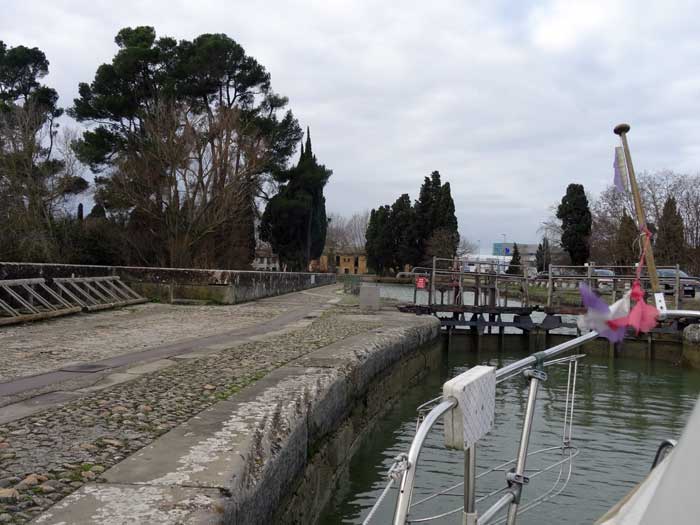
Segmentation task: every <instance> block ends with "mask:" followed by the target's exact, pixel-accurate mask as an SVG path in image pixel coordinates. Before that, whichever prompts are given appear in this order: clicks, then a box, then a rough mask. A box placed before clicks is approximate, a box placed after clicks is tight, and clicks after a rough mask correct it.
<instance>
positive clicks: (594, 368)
mask: <svg viewBox="0 0 700 525" xmlns="http://www.w3.org/2000/svg"><path fill="white" fill-rule="evenodd" d="M452 346H453V347H452V348H451V350H450V352H449V353H448V352H445V354H444V362H443V366H442V368H441V369H439V370H434V371H432V372H431V373H430V374H429V375H427V377H425V379H424V381H422V382H421V384H420V385H419V386H417V387H414V388H411V389H409V390H408V391H407V392H406V393H405V394H404V395H403V396H402V397H401V399H400V401H398V402H397V403H396V404H395V405H394V406H393V407H391V408H390V409H389V410H388V411H387V413H386V415H385V416H384V417H383V418H382V419H381V421H380V422H379V424H378V425H377V426H375V427H374V428H373V429H372V431H371V432H370V433H369V435H368V436H367V439H365V440H364V444H363V446H362V447H361V448H360V449H359V451H358V452H357V454H356V455H355V456H354V458H353V460H352V463H351V466H350V472H349V476H348V477H347V478H346V479H344V480H342V481H341V482H340V483H339V485H338V487H337V489H336V493H335V497H334V501H333V502H332V503H331V505H329V507H328V509H327V512H326V513H325V514H324V516H323V517H322V519H321V523H322V524H337V523H346V524H359V523H362V521H363V519H364V518H365V516H366V515H367V513H368V512H369V509H370V508H371V507H372V505H373V504H374V502H375V500H376V498H377V496H379V494H380V492H381V491H382V489H383V488H384V486H385V483H386V478H385V475H386V472H387V470H388V468H389V466H390V465H391V464H392V462H393V458H394V457H395V456H396V455H397V454H398V453H400V452H407V451H408V448H409V446H410V443H411V440H412V438H413V436H414V434H415V428H416V424H415V420H416V407H417V406H418V405H419V404H421V403H423V402H425V401H427V400H429V399H432V398H434V397H436V396H437V395H438V394H439V393H440V391H441V388H442V384H443V383H444V382H445V381H446V380H447V379H449V378H450V377H453V376H455V375H457V374H459V373H461V372H463V371H464V370H465V369H466V367H468V366H473V365H476V364H490V365H495V366H498V367H501V366H503V365H505V364H507V363H509V362H512V361H515V360H517V359H520V358H522V357H523V356H524V355H525V354H523V353H522V352H521V351H518V350H510V351H509V350H508V349H504V350H502V351H501V352H497V351H490V352H484V351H482V352H481V353H479V354H476V353H474V352H468V351H467V350H466V348H461V349H460V344H459V342H455V341H453V344H452ZM548 372H549V379H548V380H547V381H546V383H544V384H543V386H542V387H541V388H540V391H539V396H538V404H537V411H536V415H535V423H534V428H533V434H532V438H531V446H530V451H534V450H538V449H542V448H545V447H550V446H554V445H558V444H560V443H561V439H562V427H563V413H564V398H565V395H566V382H567V367H566V366H556V367H550V368H548ZM526 387H527V384H526V382H525V380H524V379H522V378H517V379H515V380H511V381H508V382H506V383H502V384H500V385H499V386H498V387H497V396H496V425H495V428H494V429H493V431H492V432H491V433H490V435H489V436H488V437H487V438H486V439H484V440H483V441H482V442H480V443H479V447H478V453H477V454H478V456H477V457H478V461H477V463H478V472H482V471H484V470H485V469H486V468H487V467H490V466H493V465H495V464H497V463H500V462H502V461H504V460H506V459H511V458H513V457H514V456H515V453H516V450H517V444H518V440H519V437H520V430H521V425H522V414H523V412H524V408H525V403H526V398H527V388H526ZM699 392H700V372H698V371H694V370H688V369H684V368H680V367H677V366H673V365H671V364H669V363H665V362H649V361H644V360H637V359H629V358H626V359H625V358H622V359H621V358H618V359H616V360H609V359H607V358H599V357H591V356H587V357H585V358H584V359H583V360H582V361H581V362H580V365H579V373H578V380H577V387H576V405H575V411H574V418H573V444H574V445H575V446H577V447H578V448H579V449H580V453H579V455H578V456H577V457H576V458H575V459H574V462H573V471H572V475H571V479H570V482H569V483H568V485H567V487H566V489H565V490H564V491H563V492H562V493H561V494H560V495H559V496H557V497H556V498H554V499H552V500H550V501H548V502H545V503H543V504H542V505H540V506H538V507H536V508H535V509H533V510H531V511H530V512H526V513H524V514H522V515H520V516H519V518H518V523H519V524H522V525H527V524H531V525H535V524H549V523H551V524H559V523H566V524H578V523H593V522H594V521H595V520H596V519H597V518H599V517H600V516H601V515H602V514H603V513H605V512H606V511H607V510H608V509H609V508H610V507H611V506H612V505H614V504H615V503H616V502H617V501H618V500H620V499H621V498H622V497H624V495H625V494H626V493H627V492H628V491H629V490H630V489H631V488H632V487H633V486H634V485H635V484H636V483H638V482H639V481H640V480H642V479H643V478H644V476H645V475H646V474H647V473H648V472H649V468H650V466H651V462H652V460H653V458H654V454H655V452H656V448H657V446H658V444H659V443H660V442H661V440H662V439H664V438H675V439H677V438H678V437H679V436H680V434H681V432H682V430H683V427H684V425H685V422H686V419H687V417H688V416H689V414H690V411H691V410H692V408H693V406H694V404H695V401H696V399H697V397H698V393H699ZM560 457H561V456H558V455H557V453H550V454H542V455H538V456H534V457H532V458H531V459H530V460H529V461H528V468H530V469H532V470H531V473H532V472H535V471H536V470H538V469H542V468H544V467H546V466H547V465H549V464H551V463H553V462H554V461H556V460H557V459H559V458H560ZM462 469H463V455H462V454H461V453H460V452H458V451H448V450H446V449H445V448H444V446H443V445H442V427H441V426H440V424H438V426H436V427H435V429H434V430H433V432H432V433H431V435H430V437H429V439H428V442H427V445H426V447H425V448H424V450H423V452H422V454H421V457H420V462H419V465H418V477H417V482H416V491H415V496H414V499H413V501H417V500H418V499H420V498H421V497H422V496H426V495H429V494H432V493H434V492H436V491H437V490H438V489H444V488H446V487H449V486H451V485H454V484H456V483H459V482H460V481H462ZM566 473H567V471H566V469H565V470H564V472H563V474H562V475H563V476H566ZM558 474H559V468H556V469H553V470H552V471H550V472H548V473H546V474H542V475H540V476H539V477H538V478H537V480H534V479H533V480H532V482H531V484H530V485H527V486H526V487H525V489H524V503H527V501H528V500H530V499H531V498H533V497H535V496H537V495H538V494H542V493H544V492H546V491H547V490H548V489H549V487H551V486H552V485H553V483H554V481H555V480H556V478H557V476H558ZM504 484H505V481H504V472H494V473H492V474H489V475H486V476H484V477H482V478H480V479H479V482H478V483H477V497H480V496H483V495H485V494H487V493H488V492H490V491H493V490H495V489H498V488H500V487H502V486H503V485H504ZM460 490H461V489H457V490H455V491H454V494H455V495H452V496H441V497H439V498H436V499H434V500H431V501H430V502H428V503H425V504H423V505H420V506H418V507H415V508H414V509H413V510H412V514H411V517H413V518H421V517H425V516H430V515H434V514H438V513H442V512H446V511H448V510H451V509H454V508H456V507H458V506H460V505H461V504H462V496H461V494H460ZM395 501H396V491H395V490H393V491H392V492H391V493H390V494H389V496H388V497H387V498H386V500H385V501H384V504H383V505H382V507H381V508H380V509H379V512H378V513H377V514H376V515H375V519H374V520H373V521H372V523H378V524H385V523H391V518H392V515H393V508H394V504H395ZM492 501H493V498H492V499H491V500H486V501H483V502H481V503H480V504H479V505H478V508H479V510H481V511H483V510H484V509H485V508H487V507H488V505H489V504H490V503H491V502H492ZM430 523H439V524H446V523H452V524H459V523H461V515H460V513H457V514H455V515H453V516H451V517H449V518H444V519H441V520H437V521H432V522H430Z"/></svg>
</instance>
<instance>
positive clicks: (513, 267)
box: [506, 242, 522, 275]
mask: <svg viewBox="0 0 700 525" xmlns="http://www.w3.org/2000/svg"><path fill="white" fill-rule="evenodd" d="M521 264H522V262H521V260H520V250H519V249H518V243H516V242H514V243H513V255H512V256H511V258H510V264H509V265H508V269H507V270H506V273H507V274H511V275H518V274H520V273H521V272H522V269H521V268H520V265H521Z"/></svg>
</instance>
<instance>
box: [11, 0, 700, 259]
mask: <svg viewBox="0 0 700 525" xmlns="http://www.w3.org/2000/svg"><path fill="white" fill-rule="evenodd" d="M699 7H700V5H698V2H674V1H671V0H666V1H664V2H659V1H655V2H646V1H641V0H636V1H628V2H615V1H611V0H608V1H583V0H580V1H556V0H555V1H549V2H547V1H544V2H528V1H524V0H512V1H511V2H505V1H499V0H487V1H477V0H469V1H465V0H459V1H453V2H447V1H445V2H443V1H438V0H431V1H427V2H426V1H422V2H409V1H403V2H381V1H376V2H369V1H359V0H355V1H342V2H341V1H334V0H317V1H279V2H273V1H264V2H256V1H247V2H241V1H222V0H212V1H205V0H187V1H176V0H162V1H160V0H159V1H155V0H152V1H144V0H139V1H128V0H121V1H119V2H116V1H106V0H103V1H100V0H91V1H78V0H74V1H71V0H54V1H51V2H48V1H38V0H0V12H1V14H0V40H3V41H5V42H6V43H7V44H8V45H10V46H14V45H18V44H24V45H27V46H38V47H39V48H41V49H42V50H43V51H44V52H45V53H46V55H47V57H48V59H49V61H50V63H51V66H50V75H49V76H48V77H47V79H46V80H45V82H46V83H47V84H49V85H50V86H52V87H54V88H56V89H57V90H58V92H59V95H60V97H61V99H60V104H61V105H62V106H64V107H68V106H69V105H70V104H71V103H72V100H73V98H74V97H75V96H76V95H77V86H78V82H89V81H91V80H92V79H93V77H94V73H95V70H96V68H97V67H98V66H99V65H100V64H102V63H104V62H109V61H111V59H112V57H113V56H114V54H115V52H116V46H115V44H114V35H115V34H116V33H117V31H118V30H119V29H120V28H122V27H126V26H136V25H152V26H155V28H156V31H157V33H158V34H159V35H161V36H162V35H167V36H172V37H176V38H186V39H192V38H194V37H196V36H197V35H199V34H201V33H219V32H221V33H226V34H228V35H229V36H230V37H232V38H234V39H235V40H236V41H238V43H240V44H241V45H242V46H243V47H244V48H245V50H246V52H247V53H249V54H250V55H252V56H254V57H255V58H256V59H257V60H258V61H259V62H261V63H262V64H263V65H264V66H265V67H266V68H267V69H268V70H269V71H270V73H271V75H272V86H273V89H275V90H276V91H277V92H279V93H281V94H283V95H286V96H288V97H289V99H290V106H291V108H292V110H293V111H294V113H295V115H296V116H297V118H298V119H299V121H300V123H301V124H302V125H303V126H304V127H305V126H307V125H309V126H310V127H311V135H312V140H313V144H314V152H315V153H316V155H317V157H318V158H319V160H320V161H321V162H323V163H325V164H326V165H327V166H328V167H329V168H331V169H333V172H334V174H333V177H332V178H331V180H330V183H329V185H328V187H327V189H326V195H327V208H328V211H329V212H339V213H342V214H346V215H349V214H351V213H353V212H355V211H361V210H365V209H369V208H372V207H376V206H377V205H381V204H384V203H391V202H393V201H394V200H395V199H396V197H398V196H399V195H400V194H401V193H409V194H410V195H411V197H412V198H416V196H417V193H418V188H419V186H420V183H421V181H422V178H423V177H424V176H425V175H427V174H429V173H430V172H431V171H433V170H439V171H440V173H441V174H442V176H443V180H446V181H449V182H450V184H451V185H452V195H453V197H454V200H455V205H456V208H457V216H458V218H459V227H460V232H461V233H462V234H463V235H465V236H466V237H468V238H470V239H472V240H474V241H476V240H480V241H481V247H482V251H484V252H485V251H488V249H489V247H490V245H491V243H492V242H496V241H499V240H500V239H502V236H501V234H502V233H505V234H506V235H507V238H508V240H509V241H512V240H515V241H518V242H533V241H536V240H537V238H538V233H537V229H538V227H539V224H540V222H541V220H542V219H543V218H544V217H545V216H547V214H548V213H549V211H548V208H549V207H550V206H551V205H552V204H553V203H554V202H556V201H558V200H559V199H561V195H562V194H563V192H564V190H565V188H566V186H567V184H569V183H571V182H578V183H582V184H584V185H585V187H586V189H587V190H588V191H589V192H590V193H591V194H594V195H595V194H597V193H598V192H599V191H600V190H601V189H603V188H604V187H605V186H606V185H607V184H609V183H610V182H611V181H612V158H613V147H614V146H615V145H616V139H617V137H616V136H615V135H613V134H612V128H613V127H614V125H615V124H617V123H619V122H622V121H626V122H629V123H630V124H631V125H632V131H631V133H630V136H629V139H630V143H631V147H632V155H633V158H634V164H635V167H636V169H637V171H643V170H649V171H655V170H660V169H672V170H675V171H680V172H692V173H695V172H696V171H697V170H698V167H700V142H699V141H698V137H699V136H700V111H699V109H700V108H699V106H700V41H699V40H698V36H697V16H698V13H699V12H700V10H699V9H698V8H699Z"/></svg>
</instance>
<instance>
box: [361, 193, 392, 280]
mask: <svg viewBox="0 0 700 525" xmlns="http://www.w3.org/2000/svg"><path fill="white" fill-rule="evenodd" d="M390 217H391V208H390V207H389V206H387V205H385V206H380V207H379V208H377V209H376V210H375V209H373V210H372V211H371V212H370V215H369V223H368V225H367V235H366V237H367V242H366V244H365V251H366V253H367V264H368V265H369V267H370V268H372V269H373V270H374V271H375V273H377V274H378V275H381V274H383V273H384V271H385V270H387V269H388V267H389V265H390V264H391V260H392V259H393V257H394V255H393V249H394V245H393V243H392V242H391V232H390Z"/></svg>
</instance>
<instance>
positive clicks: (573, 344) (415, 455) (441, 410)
mask: <svg viewBox="0 0 700 525" xmlns="http://www.w3.org/2000/svg"><path fill="white" fill-rule="evenodd" d="M680 317H692V318H699V319H700V311H695V310H667V311H665V312H662V313H661V315H660V318H661V319H669V318H680ZM597 337H598V333H597V332H594V331H591V332H588V333H586V334H584V335H581V336H579V337H576V338H574V339H571V340H569V341H566V342H564V343H561V344H559V345H556V346H553V347H551V348H548V349H547V350H542V351H540V352H537V353H535V354H532V355H530V356H528V357H525V358H523V359H520V360H519V361H516V362H514V363H511V364H509V365H506V366H504V367H503V368H500V369H498V370H496V380H497V381H498V382H502V381H506V380H508V379H510V378H512V377H515V376H516V375H518V374H519V373H520V372H522V371H524V370H526V369H528V368H531V367H533V365H538V364H542V363H544V362H545V361H546V360H549V359H552V358H554V357H556V356H558V355H560V354H563V353H565V352H568V351H570V350H573V349H575V348H578V347H580V346H581V345H584V344H585V343H587V342H589V341H592V340H594V339H596V338H597ZM539 380H540V378H539V377H538V376H537V375H536V374H533V375H531V377H530V393H529V395H528V404H527V410H526V417H525V422H524V424H523V430H522V435H521V440H520V445H519V447H518V455H517V457H518V461H517V463H516V470H515V474H516V475H517V474H518V473H519V471H522V472H524V469H525V459H526V457H527V448H528V441H529V437H530V430H531V428H532V415H533V413H534V406H535V402H536V396H537V388H538V384H539ZM456 406H457V400H456V399H455V398H452V397H450V398H447V399H444V400H443V401H441V402H440V403H439V404H437V405H436V406H435V407H433V409H432V410H430V412H428V414H427V415H426V416H425V418H424V419H423V421H422V422H421V423H420V425H419V426H418V429H417V430H416V435H415V437H414V438H413V441H412V443H411V447H410V449H409V451H408V467H407V469H406V470H405V471H404V472H403V475H402V477H401V483H400V485H399V494H398V499H397V501H396V507H395V511H394V521H393V524H394V525H405V524H406V523H407V520H408V513H409V509H410V507H411V498H412V495H413V488H414V485H415V478H416V470H417V469H416V466H417V464H418V459H419V457H420V453H421V450H422V448H423V445H424V443H425V440H426V438H427V436H428V434H429V432H430V430H431V429H432V428H433V426H434V425H435V423H437V422H438V421H439V420H440V418H441V417H442V416H444V415H445V414H446V413H447V412H449V411H450V410H452V409H453V408H455V407H456ZM467 454H468V455H469V457H470V458H471V461H472V462H473V460H474V458H475V454H474V453H473V452H472V451H465V481H464V486H465V512H466V511H467V510H470V511H472V512H475V511H474V509H473V508H471V509H468V503H473V502H468V501H467V500H470V499H471V496H469V495H468V494H467V490H468V491H469V492H470V493H471V492H473V487H474V484H475V481H476V480H475V478H474V472H475V469H474V468H472V465H471V463H469V462H468V461H466V455H467ZM468 463H469V465H468V466H469V468H467V464H468ZM522 472H520V474H522ZM468 478H469V479H468ZM514 487H515V488H513V489H511V490H508V491H507V492H506V493H505V494H504V495H503V496H502V497H501V498H500V499H499V500H498V501H496V502H495V503H494V504H493V505H492V506H491V507H490V508H489V509H487V510H486V511H484V513H483V514H482V515H481V517H480V518H479V519H478V520H477V521H476V522H475V523H477V524H478V525H484V524H486V523H488V522H489V521H490V520H491V519H492V518H493V517H494V516H496V514H497V513H498V512H499V511H500V510H501V509H503V508H504V507H505V506H507V505H509V511H508V520H507V523H508V524H514V523H515V518H516V515H517V511H518V504H519V500H520V490H521V489H522V485H518V484H515V485H514Z"/></svg>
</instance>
